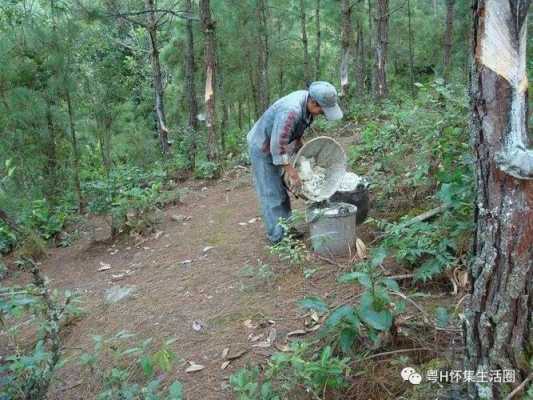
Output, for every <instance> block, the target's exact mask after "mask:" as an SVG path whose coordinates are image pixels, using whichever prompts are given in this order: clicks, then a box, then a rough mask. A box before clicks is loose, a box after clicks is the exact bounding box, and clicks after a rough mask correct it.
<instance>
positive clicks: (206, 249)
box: [202, 246, 215, 253]
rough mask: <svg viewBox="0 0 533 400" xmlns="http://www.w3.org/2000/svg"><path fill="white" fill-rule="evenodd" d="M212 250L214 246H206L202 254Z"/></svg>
mask: <svg viewBox="0 0 533 400" xmlns="http://www.w3.org/2000/svg"><path fill="white" fill-rule="evenodd" d="M214 248H215V246H206V247H204V249H203V250H202V253H207V252H208V251H209V250H211V249H214Z"/></svg>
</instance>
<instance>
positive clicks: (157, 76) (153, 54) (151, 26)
mask: <svg viewBox="0 0 533 400" xmlns="http://www.w3.org/2000/svg"><path fill="white" fill-rule="evenodd" d="M145 7H146V10H147V11H148V13H147V18H148V24H147V25H146V29H147V31H148V36H149V38H150V59H151V61H152V76H153V85H154V95H155V112H156V116H157V130H158V133H159V144H160V146H161V152H162V153H163V154H164V155H167V154H168V149H169V144H168V129H167V122H166V117H165V102H164V90H163V79H162V76H161V64H160V62H159V48H158V45H157V23H156V19H155V7H154V0H145Z"/></svg>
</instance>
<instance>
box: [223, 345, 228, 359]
mask: <svg viewBox="0 0 533 400" xmlns="http://www.w3.org/2000/svg"><path fill="white" fill-rule="evenodd" d="M228 353H229V347H226V348H225V349H224V350H222V358H226V357H227V356H228Z"/></svg>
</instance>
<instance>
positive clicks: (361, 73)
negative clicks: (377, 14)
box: [355, 19, 366, 94]
mask: <svg viewBox="0 0 533 400" xmlns="http://www.w3.org/2000/svg"><path fill="white" fill-rule="evenodd" d="M355 46H356V51H355V53H356V54H357V63H356V75H355V79H356V83H357V91H358V93H359V94H363V93H364V91H365V70H366V61H365V60H366V54H365V42H364V36H363V24H362V23H361V21H360V20H359V19H358V21H357V40H356V42H355Z"/></svg>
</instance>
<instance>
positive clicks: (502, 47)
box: [464, 0, 533, 399]
mask: <svg viewBox="0 0 533 400" xmlns="http://www.w3.org/2000/svg"><path fill="white" fill-rule="evenodd" d="M528 7H529V0H526V1H524V0H522V1H520V0H475V1H474V6H473V12H474V31H473V35H472V50H473V54H474V57H473V58H474V60H473V63H472V69H471V96H472V120H471V142H472V144H473V146H474V153H475V155H476V163H475V172H476V183H477V194H476V197H477V198H476V202H475V204H476V210H475V223H476V228H475V234H474V246H473V257H472V262H471V265H470V271H469V274H470V279H471V282H472V290H471V293H470V299H469V301H468V303H467V307H466V313H465V316H466V322H465V324H464V334H465V340H466V363H465V369H466V370H473V371H475V372H476V373H477V374H490V373H491V371H497V370H503V371H506V370H507V371H512V373H513V374H515V377H514V382H510V383H508V384H502V383H499V382H481V383H480V382H474V383H470V384H469V394H470V396H471V398H472V399H503V398H504V397H505V396H506V394H507V393H508V392H510V391H511V389H512V388H513V387H514V388H516V387H517V386H518V385H519V384H520V382H522V381H523V380H524V379H526V377H527V376H528V375H529V374H530V373H531V367H530V360H528V357H527V355H528V354H529V353H528V352H530V351H531V346H532V344H533V315H532V312H533V246H532V245H531V244H532V243H533V180H532V179H533V173H532V170H533V167H531V166H533V154H532V152H531V151H530V150H527V142H528V134H527V88H528V85H527V72H526V71H527V70H526V47H527V11H528ZM528 165H529V167H530V168H531V169H530V170H528ZM517 398H518V397H517Z"/></svg>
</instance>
